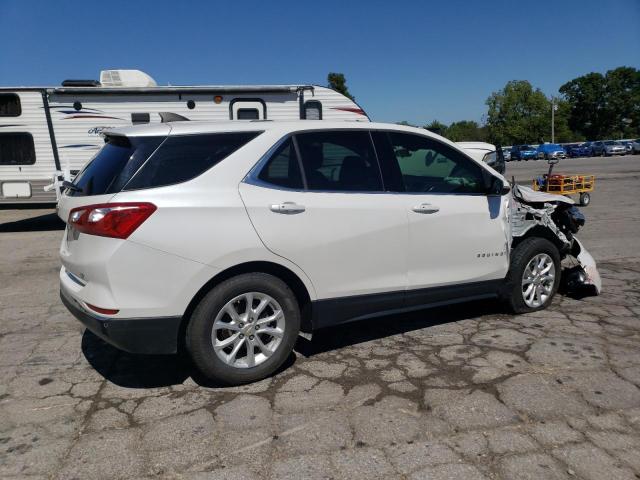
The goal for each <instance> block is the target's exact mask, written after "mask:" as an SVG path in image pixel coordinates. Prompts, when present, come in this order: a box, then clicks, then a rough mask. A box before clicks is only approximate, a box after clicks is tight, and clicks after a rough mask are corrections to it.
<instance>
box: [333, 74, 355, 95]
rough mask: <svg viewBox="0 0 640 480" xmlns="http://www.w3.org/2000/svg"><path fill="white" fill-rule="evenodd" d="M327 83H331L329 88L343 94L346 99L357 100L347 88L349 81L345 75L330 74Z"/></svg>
mask: <svg viewBox="0 0 640 480" xmlns="http://www.w3.org/2000/svg"><path fill="white" fill-rule="evenodd" d="M327 82H328V83H329V85H328V87H329V88H331V89H333V90H335V91H336V92H339V93H341V94H343V95H344V96H345V97H347V98H350V99H351V100H355V99H356V98H355V97H353V96H352V95H351V93H349V88H347V79H346V78H344V73H335V72H331V73H329V75H327Z"/></svg>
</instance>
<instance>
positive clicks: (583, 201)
mask: <svg viewBox="0 0 640 480" xmlns="http://www.w3.org/2000/svg"><path fill="white" fill-rule="evenodd" d="M590 203H591V195H589V194H588V193H587V192H583V193H581V194H580V205H581V206H583V207H586V206H587V205H589V204H590Z"/></svg>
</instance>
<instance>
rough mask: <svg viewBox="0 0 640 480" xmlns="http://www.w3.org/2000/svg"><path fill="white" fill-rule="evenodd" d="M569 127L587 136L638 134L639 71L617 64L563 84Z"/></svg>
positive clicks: (639, 108) (597, 137)
mask: <svg viewBox="0 0 640 480" xmlns="http://www.w3.org/2000/svg"><path fill="white" fill-rule="evenodd" d="M560 93H561V94H562V95H563V97H564V98H565V99H566V101H567V103H568V104H569V115H568V122H569V127H570V128H571V129H572V130H574V131H575V132H579V133H581V134H582V135H584V136H585V137H586V138H588V139H592V140H596V139H601V138H607V137H611V136H615V137H624V136H627V137H629V136H636V135H639V134H640V71H639V70H637V69H635V68H632V67H618V68H616V69H614V70H609V71H608V72H607V73H606V74H605V75H602V74H601V73H596V72H591V73H588V74H586V75H583V76H581V77H578V78H574V79H573V80H571V81H569V82H567V83H565V84H564V85H562V86H561V87H560Z"/></svg>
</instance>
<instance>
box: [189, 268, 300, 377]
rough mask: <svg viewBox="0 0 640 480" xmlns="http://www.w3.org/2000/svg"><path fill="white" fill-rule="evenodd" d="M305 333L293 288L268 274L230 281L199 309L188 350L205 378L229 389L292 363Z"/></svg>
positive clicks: (200, 304)
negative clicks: (288, 361)
mask: <svg viewBox="0 0 640 480" xmlns="http://www.w3.org/2000/svg"><path fill="white" fill-rule="evenodd" d="M299 330H300V308H299V306H298V302H297V300H296V297H295V295H294V294H293V292H292V291H291V289H290V288H289V287H288V286H287V285H286V284H285V283H284V282H283V281H282V280H280V279H279V278H277V277H274V276H273V275H269V274H266V273H248V274H243V275H238V276H237V277H233V278H230V279H229V280H226V281H224V282H222V283H220V284H219V285H218V286H216V287H215V288H214V289H213V290H211V291H210V292H209V293H208V294H207V295H206V296H205V297H204V298H203V299H202V300H201V302H200V303H199V304H198V306H197V307H196V308H195V310H194V312H193V314H192V316H191V320H190V321H189V325H188V326H187V335H186V346H187V350H188V351H189V354H190V355H191V358H192V360H193V362H194V364H195V365H196V367H197V368H198V370H200V372H202V374H203V375H204V376H205V377H207V378H208V379H210V380H213V381H214V382H217V383H221V384H224V385H241V384H244V383H249V382H253V381H256V380H260V379H263V378H265V377H267V376H269V375H270V374H272V373H273V372H275V371H276V370H277V369H278V368H279V367H280V366H281V365H282V364H283V363H284V361H285V360H286V359H287V357H288V356H289V355H290V354H291V351H292V350H293V346H294V344H295V342H296V339H297V337H298V332H299Z"/></svg>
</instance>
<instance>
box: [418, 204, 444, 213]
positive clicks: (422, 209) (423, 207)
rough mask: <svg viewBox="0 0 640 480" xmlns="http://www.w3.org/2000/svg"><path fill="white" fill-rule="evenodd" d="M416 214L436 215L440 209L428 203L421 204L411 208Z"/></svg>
mask: <svg viewBox="0 0 640 480" xmlns="http://www.w3.org/2000/svg"><path fill="white" fill-rule="evenodd" d="M412 210H413V211H414V212H416V213H436V212H439V211H440V207H437V206H435V205H431V204H430V203H422V204H420V205H416V206H415V207H413V208H412Z"/></svg>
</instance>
